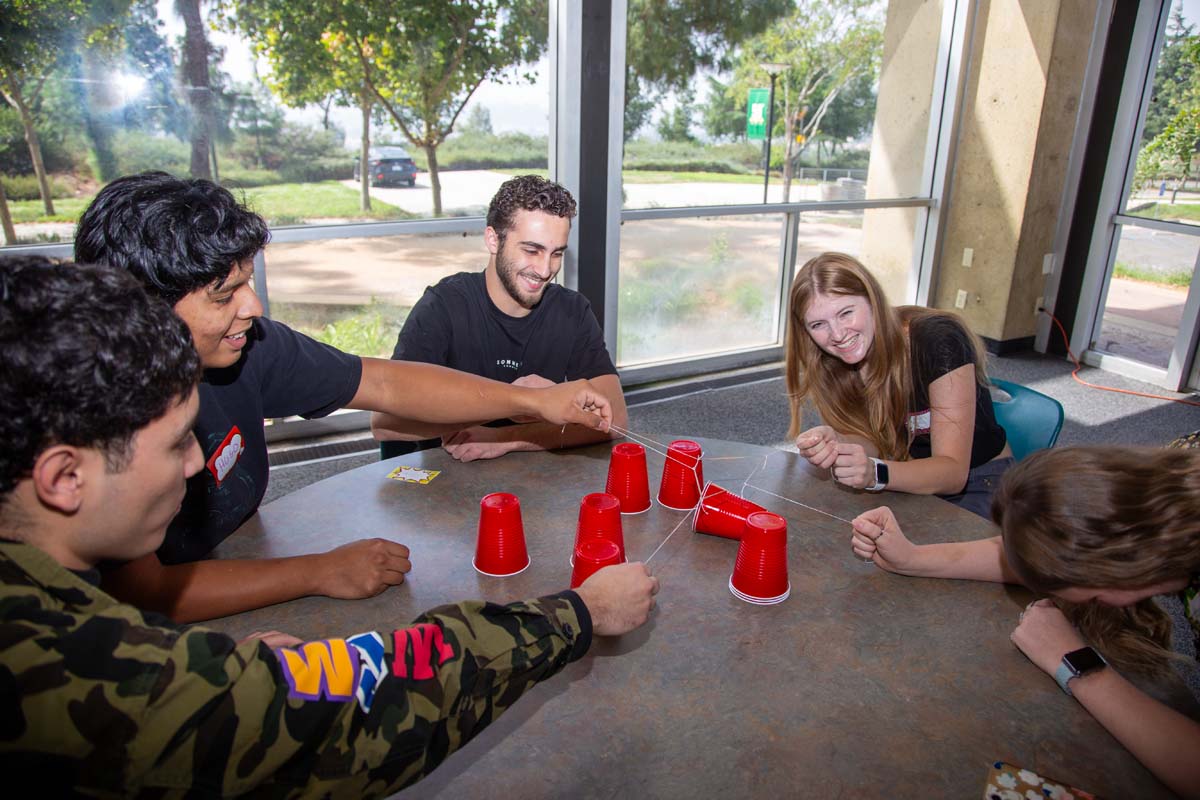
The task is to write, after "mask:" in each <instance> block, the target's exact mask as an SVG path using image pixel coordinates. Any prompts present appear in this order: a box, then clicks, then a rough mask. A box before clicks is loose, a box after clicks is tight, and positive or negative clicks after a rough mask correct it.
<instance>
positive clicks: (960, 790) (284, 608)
mask: <svg viewBox="0 0 1200 800" xmlns="http://www.w3.org/2000/svg"><path fill="white" fill-rule="evenodd" d="M655 438H656V439H657V440H658V441H660V442H666V441H670V439H671V438H672V437H670V436H665V435H664V436H656V437H655ZM699 441H700V442H701V444H702V445H703V447H704V452H705V464H704V471H705V476H706V477H707V478H708V479H710V480H713V481H715V482H716V483H718V484H720V485H722V486H724V487H725V488H728V489H732V490H734V491H737V490H738V489H740V487H741V486H742V483H743V481H744V480H745V479H746V478H747V477H748V476H749V475H750V473H751V472H752V471H753V472H754V476H753V477H752V478H751V480H750V483H751V484H752V485H754V486H757V487H760V488H761V489H762V490H766V491H768V492H773V493H775V494H778V495H783V496H786V497H789V498H793V499H795V500H800V501H803V502H805V503H807V504H809V505H812V506H814V507H816V508H820V509H823V510H826V511H828V512H830V513H833V514H836V515H838V516H840V517H845V518H851V517H852V516H853V515H855V514H857V513H859V512H860V511H863V510H865V509H867V508H871V507H873V506H874V505H877V504H879V503H880V502H881V499H880V498H878V497H872V496H868V495H865V494H862V493H857V492H853V491H850V490H847V489H846V488H845V487H842V486H840V485H838V484H834V483H831V482H830V481H829V480H828V477H827V473H826V474H822V472H821V471H818V470H816V469H814V468H812V467H811V466H810V465H808V464H807V463H806V462H805V461H804V460H803V459H801V458H799V457H798V456H796V455H793V454H790V453H785V452H781V451H778V450H772V449H768V448H763V447H756V446H752V445H745V444H739V443H734V442H722V441H715V440H703V439H702V440H699ZM608 452H609V446H608V445H599V446H595V447H590V448H583V449H578V450H572V451H567V452H556V453H516V454H512V455H508V456H505V457H504V458H501V459H497V460H495V461H486V462H476V463H471V464H458V463H456V462H454V461H452V460H451V459H449V458H448V457H447V456H446V454H445V453H443V452H442V451H440V450H434V451H427V452H425V453H419V454H415V455H411V456H405V457H402V458H398V459H392V460H389V461H385V462H381V463H378V464H371V465H368V466H365V467H361V468H359V469H356V470H353V471H350V472H345V473H342V474H340V475H337V476H335V477H332V478H329V479H327V480H324V481H321V482H320V483H317V484H313V485H312V486H308V487H306V488H304V489H301V490H299V491H297V492H295V493H293V494H290V495H287V496H285V497H283V498H281V499H279V500H277V501H275V502H273V503H270V504H268V505H266V506H264V507H263V508H262V510H261V511H260V513H259V514H258V516H257V517H255V518H253V519H252V520H251V521H250V522H248V523H247V524H246V525H244V526H243V527H242V529H241V530H239V531H238V532H237V533H236V534H235V535H234V536H232V537H230V538H229V539H228V540H227V541H226V542H225V543H224V544H223V545H222V546H221V548H220V550H219V552H218V555H219V556H220V557H227V558H228V557H270V556H284V555H297V554H301V553H310V552H319V551H324V550H328V549H330V548H332V547H334V546H336V545H339V544H342V543H344V542H347V541H351V540H353V539H355V538H360V537H365V536H384V537H389V538H393V539H395V540H398V541H401V542H404V543H406V544H407V545H409V547H410V548H411V549H412V561H413V571H412V573H411V575H410V576H409V580H408V581H407V582H406V583H405V584H404V585H402V586H399V587H393V588H392V589H389V590H388V591H386V592H384V593H383V594H382V595H380V596H378V597H375V598H372V599H369V600H359V601H338V600H331V599H327V598H307V599H303V600H298V601H295V602H292V603H286V604H283V605H280V606H276V607H273V608H268V609H264V610H260V611H256V612H251V613H246V614H241V615H238V616H235V617H229V618H226V619H223V620H219V621H218V622H217V623H216V627H217V628H220V629H222V630H225V631H227V632H229V633H231V634H233V635H235V636H241V635H244V634H246V633H249V632H250V631H253V630H264V629H272V628H274V629H279V630H283V631H287V632H289V633H292V634H295V635H297V636H300V637H302V638H320V637H327V636H331V635H340V634H351V633H356V632H359V631H364V630H374V629H386V630H390V629H393V628H395V627H399V626H401V625H403V624H404V623H406V622H407V621H409V620H410V619H411V618H412V617H413V616H415V615H416V614H417V613H419V612H420V611H422V610H424V609H426V608H429V607H432V606H436V605H439V604H442V603H446V602H452V601H455V600H461V599H469V598H478V597H483V598H487V599H489V600H495V601H499V602H506V601H509V600H514V599H521V598H525V597H533V596H537V595H541V594H547V593H551V592H554V591H557V590H559V589H562V588H564V587H565V586H566V585H567V583H568V581H569V579H570V567H569V566H568V564H567V560H568V556H569V554H570V551H571V546H572V543H573V537H574V528H575V520H576V516H577V512H578V504H579V500H580V498H581V497H582V496H583V495H584V494H586V493H588V492H593V491H603V488H604V480H605V475H606V472H607V467H608ZM648 455H649V464H650V482H651V491H652V492H653V491H655V490H656V489H657V485H658V478H659V475H661V470H662V457H661V456H658V455H656V454H655V453H653V452H651V453H649V454H648ZM402 463H403V464H412V465H415V466H423V467H428V468H432V469H439V470H442V472H441V474H440V475H439V476H438V477H437V478H436V479H434V480H433V481H432V482H431V483H430V484H429V485H426V486H421V485H415V484H405V483H398V482H395V481H390V480H386V479H385V476H386V475H387V473H388V472H389V471H391V470H392V469H393V468H394V467H396V466H397V465H399V464H402ZM492 491H510V492H513V493H515V494H516V495H517V496H518V497H519V498H520V500H521V506H522V512H523V517H524V523H525V531H526V538H527V541H528V545H529V550H530V555H531V557H532V561H533V563H532V565H531V566H530V568H529V569H528V570H526V571H525V572H524V573H522V574H520V575H518V576H515V577H512V578H487V577H484V576H481V575H479V574H478V573H476V572H475V571H474V570H473V569H472V567H471V557H472V555H473V553H474V542H475V531H476V524H477V520H478V508H479V498H480V497H482V496H483V495H484V494H487V493H488V492H492ZM747 497H749V498H750V499H753V500H755V501H756V502H759V503H760V504H761V505H764V506H766V507H767V508H768V509H769V510H771V511H774V512H775V513H778V514H780V515H782V516H784V517H786V518H787V520H788V527H789V531H788V534H789V545H788V559H789V567H790V578H791V583H792V594H791V597H790V598H789V599H788V600H787V601H786V602H784V603H782V604H781V605H777V606H770V607H757V606H752V605H749V604H747V603H744V602H742V601H740V600H738V599H736V598H734V597H733V596H732V595H731V594H730V593H729V590H728V588H727V583H728V580H729V575H730V571H731V570H732V566H733V561H734V556H735V553H736V550H737V543H736V542H733V541H729V540H726V539H720V538H716V537H710V536H705V535H700V534H694V533H692V532H691V531H690V528H689V526H687V525H684V526H683V527H681V528H680V529H679V530H678V531H677V532H676V533H675V534H674V536H673V537H672V538H671V539H670V540H669V541H667V543H666V545H665V546H664V547H663V548H662V549H661V551H659V552H658V554H657V555H656V556H655V557H654V559H653V561H652V562H651V564H650V566H651V569H652V570H653V571H654V572H655V574H657V575H658V576H659V577H660V579H661V580H662V593H661V594H660V596H659V597H660V599H659V606H658V610H657V611H656V612H655V614H654V616H653V618H652V620H651V622H650V623H649V624H648V625H646V626H644V627H643V628H642V629H639V630H638V631H636V632H635V633H633V634H630V635H628V636H625V637H622V638H620V639H608V640H603V639H598V640H596V642H595V644H594V646H593V648H592V651H591V653H589V655H588V656H586V657H585V658H584V659H582V660H581V661H579V662H577V663H575V664H572V665H570V666H569V667H568V668H567V669H566V670H565V671H564V672H563V673H562V674H559V675H558V676H556V677H554V678H553V679H552V680H550V681H547V682H545V683H543V684H541V685H539V686H537V687H535V688H534V689H533V690H532V691H531V692H529V693H528V694H527V695H526V696H525V697H524V698H522V700H521V701H520V702H519V703H518V704H517V705H516V707H515V708H513V709H512V710H511V711H510V712H509V713H508V714H506V715H505V716H504V717H502V718H501V719H500V720H498V721H497V722H496V724H494V725H492V726H491V727H490V728H489V729H487V730H486V731H484V732H483V734H481V735H480V736H479V737H478V738H477V739H475V740H474V741H473V742H471V743H470V744H469V745H468V746H467V747H465V748H464V749H463V750H462V751H460V752H458V753H456V754H455V755H453V756H451V757H450V758H449V759H448V760H447V761H446V763H444V764H443V765H442V766H441V767H440V768H439V769H438V770H437V771H436V772H435V773H434V774H433V775H432V776H431V777H429V778H428V779H426V780H425V781H423V782H422V783H419V784H417V785H416V786H414V787H413V788H411V789H410V790H409V791H408V792H407V793H406V794H411V795H413V796H417V797H425V796H430V797H433V796H437V797H498V796H505V795H507V796H515V797H522V798H537V797H547V798H549V797H622V796H633V795H641V796H647V797H784V796H787V797H795V796H821V797H839V796H841V797H918V796H922V797H923V796H929V797H946V798H974V797H980V796H981V795H982V792H983V781H984V777H985V775H986V773H987V770H988V768H989V766H990V764H991V762H993V761H995V760H1006V761H1009V762H1012V763H1014V764H1017V765H1019V766H1022V767H1026V768H1029V769H1032V770H1035V771H1037V772H1039V773H1041V774H1043V775H1046V776H1051V777H1054V778H1056V779H1058V780H1061V781H1064V782H1067V783H1072V784H1074V785H1076V786H1079V787H1080V788H1083V789H1088V790H1090V791H1093V792H1097V793H1101V794H1103V795H1105V796H1108V797H1113V798H1119V797H1139V798H1153V797H1167V796H1170V795H1169V793H1168V792H1167V791H1166V790H1165V789H1164V788H1163V787H1162V786H1161V785H1160V784H1158V783H1157V782H1156V781H1155V780H1154V778H1153V777H1152V776H1150V774H1149V773H1148V772H1146V770H1145V769H1143V768H1142V767H1141V765H1140V764H1138V763H1137V762H1136V761H1135V760H1134V759H1133V758H1132V757H1131V756H1129V755H1128V754H1127V753H1126V751H1125V750H1124V749H1123V748H1122V747H1121V746H1120V745H1119V744H1118V743H1117V742H1116V741H1115V740H1114V739H1112V737H1110V736H1109V735H1108V734H1107V733H1106V732H1105V731H1104V730H1103V729H1102V728H1101V727H1100V726H1099V725H1098V724H1097V723H1096V722H1095V721H1094V720H1093V719H1092V718H1091V717H1090V716H1089V715H1088V714H1087V713H1086V712H1085V711H1084V710H1083V709H1082V708H1081V707H1080V706H1079V705H1078V704H1076V703H1075V702H1074V701H1073V700H1071V699H1070V698H1069V697H1067V696H1066V695H1064V694H1063V693H1062V692H1060V691H1059V689H1058V687H1057V686H1056V685H1055V683H1054V681H1053V680H1051V679H1050V678H1049V677H1047V676H1046V675H1045V674H1043V673H1042V672H1041V671H1040V670H1038V669H1037V668H1036V667H1035V666H1033V665H1032V664H1031V663H1030V662H1029V661H1028V660H1027V659H1026V658H1025V657H1024V656H1023V655H1022V654H1021V653H1020V652H1019V651H1018V650H1017V649H1016V648H1015V647H1014V646H1013V645H1012V644H1011V643H1010V641H1009V638H1008V637H1009V634H1010V632H1011V631H1012V629H1013V627H1014V626H1015V624H1016V621H1017V614H1018V613H1019V612H1020V611H1021V609H1022V608H1023V607H1024V605H1025V604H1026V603H1027V602H1029V600H1030V599H1031V595H1030V594H1029V593H1028V592H1026V591H1025V590H1023V589H1021V588H1019V587H1011V586H1010V587H1005V586H1000V585H995V584H985V583H975V582H969V581H939V580H923V579H915V578H902V577H898V576H894V575H890V574H888V573H885V572H883V571H882V570H879V569H877V568H875V567H874V566H873V565H871V564H865V563H862V562H861V561H859V560H857V559H856V558H855V557H854V555H853V553H852V552H851V550H850V544H849V540H850V531H849V526H848V525H846V524H845V523H843V522H840V521H837V520H834V519H831V518H830V517H828V516H824V515H822V514H819V513H816V512H814V511H810V510H807V509H805V508H803V507H801V506H798V505H794V504H792V503H789V502H785V501H783V500H779V499H777V498H774V497H771V496H769V495H767V494H765V493H763V492H761V491H757V492H756V491H748V492H747ZM882 501H883V502H886V503H888V504H889V505H891V507H892V508H893V509H894V510H895V512H896V514H897V516H898V517H899V519H900V520H901V522H902V524H903V525H904V527H905V530H906V532H907V533H908V534H909V535H910V537H911V538H912V539H913V540H914V541H918V542H923V541H926V542H927V541H941V540H949V539H973V538H980V537H983V536H987V535H991V534H993V533H994V530H993V528H992V527H991V526H990V524H988V523H986V522H985V521H984V520H982V519H980V518H978V517H975V516H973V515H971V514H968V513H966V512H963V511H960V510H959V509H957V508H955V507H954V506H951V505H950V504H949V503H945V502H943V501H941V500H938V499H935V498H929V497H916V496H911V495H902V494H890V493H889V494H887V495H885V496H884V497H883V498H882ZM684 516H685V514H684V513H682V512H676V511H668V510H666V509H663V508H660V507H659V506H657V504H656V505H655V506H654V507H652V508H651V510H650V511H649V512H647V513H645V514H642V515H640V516H631V517H625V518H624V527H625V537H626V548H627V550H628V552H629V557H630V558H631V559H644V558H646V557H647V556H649V555H650V553H651V552H653V551H654V550H655V548H657V547H658V546H659V544H661V543H662V542H663V540H664V538H665V537H666V535H667V533H668V532H670V531H671V529H672V528H674V527H675V526H676V524H677V523H678V522H679V521H680V520H681V519H682V518H683V517H684Z"/></svg>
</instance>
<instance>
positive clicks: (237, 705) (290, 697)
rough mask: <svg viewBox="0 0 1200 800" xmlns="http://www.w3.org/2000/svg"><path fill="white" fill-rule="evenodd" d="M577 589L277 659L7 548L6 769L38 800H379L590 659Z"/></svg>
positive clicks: (1, 696)
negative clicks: (257, 799) (194, 799)
mask: <svg viewBox="0 0 1200 800" xmlns="http://www.w3.org/2000/svg"><path fill="white" fill-rule="evenodd" d="M591 637H592V634H591V619H590V617H589V616H588V612H587V608H586V606H584V604H583V602H582V601H581V600H580V599H579V596H578V595H576V594H575V593H574V592H563V593H562V594H558V595H552V596H549V597H543V598H540V599H537V600H532V601H529V602H521V603H510V604H509V605H505V606H501V605H495V604H491V603H484V602H467V603H459V604H458V605H450V606H442V607H440V608H437V609H434V610H432V611H428V612H426V613H425V614H422V615H421V616H420V617H418V618H417V620H415V621H414V623H413V624H412V625H410V626H408V627H405V628H401V629H399V630H396V631H389V632H386V633H385V632H382V631H380V632H368V633H365V634H359V635H357V636H350V637H347V638H344V639H326V640H322V641H316V642H308V643H306V644H303V645H301V646H297V647H293V648H279V649H276V650H272V649H271V648H269V647H268V646H267V645H265V644H263V643H261V642H247V643H243V644H238V643H237V642H235V641H234V640H233V639H231V638H229V637H228V636H225V635H223V634H220V633H216V632H214V631H211V630H206V629H204V628H202V627H196V626H176V625H174V624H172V623H171V622H170V621H168V620H166V619H165V618H163V617H158V616H156V615H153V614H149V613H143V612H140V611H138V610H137V609H135V608H134V607H132V606H129V605H125V604H122V603H119V602H118V601H117V600H115V599H113V598H112V597H109V596H108V595H107V594H105V593H104V592H102V591H100V590H99V589H98V588H97V587H95V586H93V585H92V584H90V583H88V581H86V580H84V579H83V578H82V577H80V576H78V575H76V574H75V573H72V572H70V571H68V570H66V569H63V568H62V567H61V566H59V565H58V563H57V562H55V561H54V560H53V559H52V558H51V557H50V556H48V555H46V554H45V553H43V552H42V551H41V550H38V549H36V548H34V547H32V546H29V545H22V544H14V543H10V542H3V543H0V775H2V776H3V781H4V785H5V786H6V787H8V788H13V787H14V786H30V787H32V786H36V787H37V789H38V796H42V797H62V796H67V795H85V796H101V797H104V796H120V797H128V796H148V797H159V796H179V795H184V794H188V795H189V796H215V795H234V794H239V793H242V792H252V793H254V794H255V795H258V796H269V797H292V796H335V797H355V798H359V797H375V796H381V795H386V794H389V793H391V792H395V791H397V790H399V789H400V788H402V787H404V786H407V785H409V784H411V783H413V782H415V781H417V780H418V779H420V778H421V777H422V776H424V775H426V774H428V773H429V772H430V771H431V770H433V768H434V767H436V766H437V765H438V764H439V763H441V762H442V760H443V759H445V758H446V756H448V755H449V754H450V753H452V752H453V751H454V750H455V749H457V748H459V747H461V746H462V745H464V744H465V743H466V742H467V741H468V740H469V739H470V738H471V737H472V736H474V735H475V734H476V733H478V732H479V731H480V730H482V729H483V728H484V727H486V726H487V725H488V724H489V723H490V722H491V721H492V720H493V719H495V718H496V717H497V716H499V715H500V713H502V712H503V711H504V710H505V709H507V708H508V707H509V706H510V705H512V704H513V702H515V701H516V700H517V698H518V697H520V696H521V694H522V693H524V692H525V690H526V689H528V688H530V687H531V686H533V684H535V683H537V682H538V681H540V680H543V679H545V678H548V677H550V676H551V675H553V674H554V673H556V672H557V671H558V670H560V669H562V667H564V666H565V665H566V664H567V663H569V662H570V661H573V660H575V659H577V658H579V657H581V656H582V655H583V654H584V653H585V652H587V649H588V647H589V646H590V644H591Z"/></svg>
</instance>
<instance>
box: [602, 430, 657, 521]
mask: <svg viewBox="0 0 1200 800" xmlns="http://www.w3.org/2000/svg"><path fill="white" fill-rule="evenodd" d="M604 491H606V492H607V493H609V494H611V495H612V496H613V497H615V498H617V501H618V502H620V504H621V513H622V514H641V513H642V512H643V511H645V510H646V509H648V508H650V478H649V475H648V473H647V472H646V448H644V447H642V446H641V445H640V444H635V443H634V442H621V443H620V444H618V445H614V446H613V449H612V456H610V457H609V460H608V482H607V483H606V484H605V486H604Z"/></svg>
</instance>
